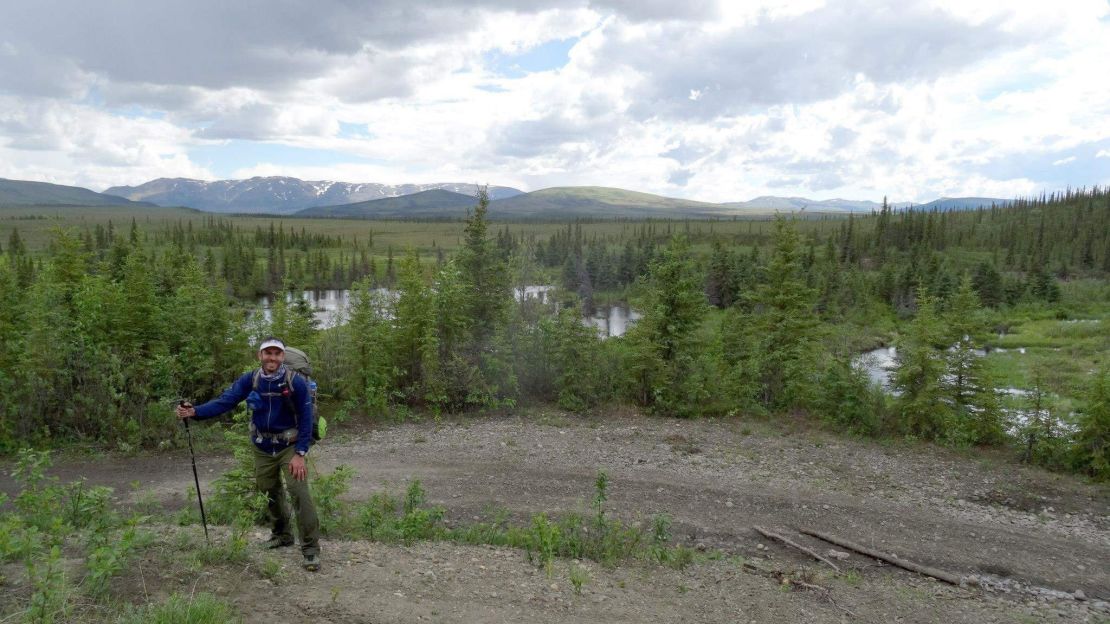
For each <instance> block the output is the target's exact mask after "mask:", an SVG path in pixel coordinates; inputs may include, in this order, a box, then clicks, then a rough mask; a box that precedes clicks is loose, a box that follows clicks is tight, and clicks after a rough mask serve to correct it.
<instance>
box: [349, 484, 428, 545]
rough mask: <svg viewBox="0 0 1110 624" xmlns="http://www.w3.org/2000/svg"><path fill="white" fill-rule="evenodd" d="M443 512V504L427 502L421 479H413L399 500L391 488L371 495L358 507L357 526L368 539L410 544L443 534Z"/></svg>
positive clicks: (360, 532) (359, 532) (361, 534)
mask: <svg viewBox="0 0 1110 624" xmlns="http://www.w3.org/2000/svg"><path fill="white" fill-rule="evenodd" d="M398 511H400V514H398ZM443 514H444V510H443V508H441V507H427V506H426V505H425V493H424V488H423V487H422V486H421V485H420V481H417V480H414V481H412V482H410V483H409V485H408V487H407V488H406V490H405V496H404V499H403V500H402V501H401V503H400V504H398V501H397V499H395V498H394V497H393V496H392V495H390V494H389V493H388V492H378V493H376V494H374V495H373V496H371V497H370V499H369V500H368V501H367V502H366V503H365V504H363V505H361V506H360V507H359V508H358V509H357V510H356V514H355V516H356V517H357V518H358V524H357V525H356V527H355V530H356V531H357V532H358V533H357V534H358V535H360V536H362V537H365V538H367V539H372V540H377V541H380V542H387V543H397V542H401V543H404V544H406V545H408V544H412V543H414V542H415V541H417V540H424V539H435V538H438V537H441V536H442V534H443V531H444V529H443V526H442V520H443Z"/></svg>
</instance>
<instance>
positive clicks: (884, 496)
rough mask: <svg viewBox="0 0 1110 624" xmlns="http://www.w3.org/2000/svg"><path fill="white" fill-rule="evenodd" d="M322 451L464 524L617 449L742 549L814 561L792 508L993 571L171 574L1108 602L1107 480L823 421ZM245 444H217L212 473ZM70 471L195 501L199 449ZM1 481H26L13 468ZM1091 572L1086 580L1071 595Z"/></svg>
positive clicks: (548, 493)
mask: <svg viewBox="0 0 1110 624" xmlns="http://www.w3.org/2000/svg"><path fill="white" fill-rule="evenodd" d="M202 455H204V454H203V453H202ZM313 455H315V457H316V459H315V462H316V464H317V468H318V469H319V470H324V471H328V470H330V469H332V468H334V467H335V466H337V465H340V464H345V465H348V466H350V467H351V468H353V469H354V470H355V472H356V473H357V475H358V476H357V477H356V479H355V481H354V482H353V483H352V488H351V492H350V494H349V498H351V499H352V500H364V499H365V498H366V497H367V496H368V495H369V494H371V493H372V492H374V491H378V490H380V489H382V488H388V489H390V490H391V491H393V492H395V493H399V492H400V491H402V489H403V487H404V485H405V483H406V482H407V481H408V480H410V479H413V478H417V479H420V480H421V481H422V483H423V485H424V487H425V489H426V490H427V492H428V496H429V499H430V501H431V502H433V503H436V504H440V505H442V506H444V507H445V508H446V509H447V521H448V522H450V523H457V524H466V523H470V522H473V521H475V520H476V519H479V518H481V519H486V518H488V517H489V516H490V515H491V514H492V513H493V510H495V509H504V510H507V511H508V512H509V513H510V515H511V517H512V518H513V519H514V520H515V521H519V522H522V523H523V522H526V521H527V519H528V518H529V517H530V516H531V515H532V514H534V513H538V512H541V511H546V512H549V513H559V512H564V511H586V509H587V506H588V501H589V500H590V499H591V498H592V496H593V480H594V477H595V475H596V471H597V469H599V468H604V469H605V470H606V471H607V472H608V473H609V476H610V490H609V494H610V499H609V504H608V508H609V510H610V512H611V513H613V514H615V515H617V516H620V517H621V518H623V519H625V520H628V521H636V520H646V519H648V518H650V516H651V515H652V514H655V513H667V514H669V515H670V516H671V517H672V518H673V519H674V523H675V524H674V527H673V533H674V536H675V538H676V539H677V540H679V541H681V542H683V543H685V544H687V545H690V546H694V547H697V548H699V549H702V550H705V551H707V552H712V551H714V550H719V551H722V552H724V553H728V554H735V555H742V556H743V557H745V558H746V559H748V560H750V561H754V562H756V563H758V564H759V565H760V566H761V567H764V568H767V569H779V570H783V571H790V570H794V569H796V568H799V567H801V566H807V567H812V568H813V569H814V570H818V568H817V566H816V565H814V564H813V563H812V562H810V561H807V560H806V558H805V557H804V556H801V555H799V554H798V553H796V552H793V551H790V550H787V549H785V548H783V547H782V546H781V545H778V544H774V543H771V542H768V541H767V540H766V539H763V538H761V537H760V536H759V535H758V534H756V533H755V532H754V531H753V530H752V528H751V527H752V526H753V525H762V526H765V527H776V528H781V529H783V530H784V531H790V532H791V535H794V536H796V533H794V532H793V530H792V528H793V527H808V528H814V529H817V530H821V531H825V532H828V533H832V534H835V535H840V536H843V537H846V538H848V539H851V540H853V541H856V542H859V543H862V544H866V545H868V546H871V547H874V548H877V549H880V550H883V551H886V552H889V553H895V554H896V555H898V556H899V557H902V558H905V559H910V560H913V561H916V562H919V563H923V564H928V565H932V566H936V567H939V568H942V569H945V570H949V571H952V572H954V573H957V574H961V575H975V576H977V577H978V576H981V575H982V578H984V579H985V580H986V581H987V582H989V583H992V584H996V585H997V587H996V588H995V590H993V591H984V590H983V589H980V588H976V587H968V588H963V589H961V588H958V587H952V586H948V585H943V584H941V583H938V582H935V581H932V580H928V579H924V578H922V577H920V576H917V575H914V574H911V573H908V572H903V571H900V570H897V569H896V568H893V567H892V566H878V565H876V562H875V561H874V560H871V559H868V558H865V557H861V556H858V555H853V556H852V557H851V558H850V559H849V560H848V561H847V562H845V563H846V565H847V567H849V568H852V569H855V570H857V571H858V572H859V574H857V575H854V576H852V577H848V578H825V579H824V580H823V581H822V582H821V584H823V585H827V586H829V587H832V588H833V593H832V594H831V596H832V597H833V599H834V600H835V604H834V603H833V602H830V601H829V600H827V599H825V597H824V596H821V595H818V594H815V593H813V592H784V591H783V590H782V588H780V587H779V586H778V583H777V582H776V581H775V580H773V579H769V578H765V577H763V576H759V575H755V574H752V573H750V572H749V571H745V570H743V569H742V568H741V567H740V566H739V565H738V564H737V563H736V561H735V560H729V559H722V560H719V561H711V562H708V563H703V564H699V565H695V566H693V567H691V568H688V569H687V570H684V571H674V570H669V569H665V568H645V567H643V566H639V565H629V566H621V567H618V568H616V569H603V568H599V567H598V566H596V565H594V564H590V563H588V562H583V563H581V564H573V563H571V562H559V564H558V566H556V570H555V571H553V573H552V575H551V576H548V575H546V574H544V572H543V571H542V570H536V568H535V567H534V566H532V565H531V564H529V563H528V562H527V561H526V560H525V557H524V555H523V554H522V553H521V552H519V551H514V550H507V549H494V548H476V547H464V546H459V545H455V544H420V545H418V546H414V547H412V548H401V547H392V546H384V545H380V544H369V543H362V542H330V543H326V544H325V564H326V567H325V569H324V571H323V572H322V573H321V574H318V575H307V574H305V573H303V572H301V571H300V570H299V569H297V568H296V566H295V564H296V554H295V553H287V551H283V554H282V557H285V558H287V559H288V562H287V563H288V569H289V571H290V572H289V575H290V578H289V579H288V580H287V582H289V583H291V584H292V585H291V586H292V587H300V586H302V585H304V586H307V588H308V590H309V591H306V592H305V593H304V595H303V596H301V597H300V598H298V599H297V600H292V599H289V598H287V597H285V596H282V595H281V594H282V592H281V591H280V590H276V589H275V588H274V587H273V586H272V585H270V584H269V583H270V581H268V580H266V579H264V578H261V577H260V576H259V575H258V574H253V575H252V574H245V575H244V574H233V573H230V572H229V571H223V572H220V571H215V572H213V571H208V572H206V574H207V575H208V576H207V577H205V580H203V582H201V581H200V580H198V579H196V578H193V579H192V580H190V578H186V577H179V578H178V577H174V576H173V574H172V573H171V572H166V573H165V578H167V579H174V578H176V581H179V582H181V583H198V584H199V586H201V587H204V586H208V587H210V591H219V592H220V593H221V594H224V595H226V596H228V597H229V598H230V599H232V600H234V601H235V602H236V603H237V604H238V605H239V606H240V608H241V609H242V611H243V613H244V614H245V615H247V616H248V621H263V620H265V619H266V617H263V616H264V615H265V613H264V612H263V611H258V609H261V608H263V607H264V605H265V604H266V602H267V599H270V600H274V599H273V598H272V596H274V595H275V594H277V595H278V598H276V600H277V602H278V604H284V605H286V606H285V607H283V608H289V609H292V610H294V611H296V612H297V614H298V615H304V616H311V617H312V618H313V619H315V620H317V621H321V622H328V621H334V622H351V621H366V622H400V621H444V622H448V621H467V622H486V621H522V620H530V621H538V622H547V621H551V622H556V621H558V622H564V621H581V622H590V621H616V622H620V621H628V622H641V621H658V622H673V621H702V622H726V621H728V622H732V621H754V622H793V621H829V622H836V621H848V620H850V621H856V620H858V621H873V622H887V621H895V620H897V619H901V620H902V621H913V622H918V621H920V622H927V621H944V622H964V621H966V622H986V621H998V622H1011V621H1022V619H1023V618H1025V619H1027V621H1040V619H1041V618H1045V617H1052V618H1054V619H1056V620H1057V621H1060V620H1064V621H1107V618H1110V607H1107V605H1106V604H1105V602H1104V601H1107V600H1110V564H1107V562H1108V561H1110V492H1108V489H1107V488H1105V487H1096V486H1091V485H1086V484H1083V483H1081V482H1080V481H1079V480H1077V479H1074V478H1071V477H1066V476H1061V475H1054V474H1050V473H1045V472H1042V471H1039V470H1033V469H1026V468H1024V467H1020V466H1017V465H1015V464H1012V463H1010V462H1008V461H1004V460H1001V459H992V458H990V457H989V456H979V457H976V456H975V455H973V454H961V453H956V452H950V451H947V450H944V449H935V448H925V447H915V446H901V445H883V444H876V443H871V442H857V441H852V440H846V439H842V438H838V437H835V436H831V435H828V434H824V433H820V432H805V431H802V432H793V433H789V434H787V433H785V432H784V431H783V430H782V429H781V428H777V427H771V426H767V425H759V424H755V425H753V424H752V423H748V422H736V421H728V422H722V421H674V420H664V419H651V418H643V417H637V416H616V417H612V418H607V419H605V420H591V419H578V418H575V417H569V416H566V415H563V414H559V413H555V412H550V413H545V412H543V411H534V412H531V413H529V414H528V415H527V416H519V417H500V418H480V419H477V418H476V419H464V420H459V421H453V422H449V423H444V424H439V425H437V424H434V423H415V424H404V425H399V426H385V427H382V428H378V429H373V430H369V431H365V432H363V433H361V434H358V435H354V436H349V437H348V439H346V440H339V439H337V440H330V441H328V442H327V443H326V444H322V445H320V446H318V447H317V448H316V449H315V450H314V452H313ZM229 463H230V462H229V460H228V458H226V457H221V458H218V459H215V458H212V457H208V456H206V455H205V456H203V457H202V460H201V463H200V467H201V472H202V477H201V478H202V482H203V483H207V482H208V481H210V480H211V479H212V478H214V477H215V476H217V475H218V474H220V472H221V471H222V470H224V469H226V468H227V466H228V465H229ZM58 472H59V473H60V474H61V475H62V476H63V478H72V477H74V476H78V475H81V476H85V477H87V478H88V479H89V480H90V482H97V483H106V484H109V485H113V486H114V487H116V488H117V492H118V493H119V494H120V495H121V496H123V497H125V498H130V499H132V500H138V499H139V498H143V497H145V498H146V499H147V500H150V499H151V498H152V497H153V498H155V499H157V500H159V501H162V502H163V503H165V504H169V505H182V504H187V503H188V501H187V499H186V493H187V492H188V488H189V486H190V485H191V483H192V473H191V472H190V469H189V466H188V456H187V455H182V454H180V453H174V454H171V455H161V456H156V457H146V458H137V459H109V460H102V461H99V462H93V463H88V462H84V463H80V464H64V465H62V466H59V469H58ZM136 481H137V482H138V483H137V484H135V482H136ZM0 487H2V488H3V489H10V487H11V486H10V483H9V482H7V481H4V482H0ZM202 487H205V486H202ZM797 541H799V542H803V543H805V544H806V545H809V546H811V547H813V548H814V549H816V550H819V551H821V552H824V551H825V550H827V549H828V548H829V547H830V545H828V544H824V543H822V542H820V541H819V540H815V539H812V538H806V537H797ZM283 561H284V559H283ZM151 565H153V564H151ZM570 565H580V566H582V567H583V568H584V569H585V570H586V571H587V574H588V576H589V581H587V582H586V584H585V585H584V586H583V590H582V594H581V595H578V594H576V593H574V592H573V588H572V587H571V584H570V582H569V581H568V580H567V577H568V574H569V569H568V566H570ZM202 576H203V575H202ZM996 577H1004V578H1005V579H1007V580H999V579H998V578H996ZM176 581H167V583H165V588H166V589H168V588H170V587H172V586H174V585H175V583H176ZM1030 587H1031V588H1034V589H1028V590H1026V589H1025V588H1030ZM213 588H214V589H213ZM1035 588H1042V589H1035ZM1077 590H1078V591H1079V592H1080V594H1079V595H1080V596H1082V597H1083V598H1085V599H1082V600H1074V599H1072V598H1071V596H1072V595H1075V592H1076V591H1077ZM1065 594H1066V595H1065ZM849 611H850V612H851V613H852V614H853V615H854V616H855V617H854V619H853V618H852V617H850V616H848V615H847V613H848V612H849ZM256 616H257V617H256ZM252 618H254V619H252ZM1099 618H1103V619H1099Z"/></svg>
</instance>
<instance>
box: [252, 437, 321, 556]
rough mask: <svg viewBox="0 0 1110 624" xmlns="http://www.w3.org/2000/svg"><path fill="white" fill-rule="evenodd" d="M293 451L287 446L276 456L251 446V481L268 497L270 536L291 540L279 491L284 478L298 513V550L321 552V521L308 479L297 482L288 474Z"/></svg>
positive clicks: (290, 530) (282, 495) (290, 529)
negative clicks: (252, 454)
mask: <svg viewBox="0 0 1110 624" xmlns="http://www.w3.org/2000/svg"><path fill="white" fill-rule="evenodd" d="M295 452H296V450H295V447H293V446H289V447H288V448H286V449H285V450H284V451H281V452H280V453H278V454H277V455H270V454H268V453H263V452H262V451H260V450H258V447H255V449H254V482H255V484H256V485H257V486H258V490H259V491H260V492H264V493H265V494H266V498H267V499H269V505H268V507H269V512H270V520H271V522H272V523H273V524H272V529H273V535H272V537H277V538H280V539H281V540H283V541H288V542H292V541H293V531H292V528H291V527H290V522H289V505H287V504H286V503H285V493H284V492H282V490H281V480H282V478H283V477H284V478H285V489H286V490H288V491H289V498H291V499H293V511H294V512H295V513H296V514H297V533H299V534H300V538H301V552H302V553H304V554H305V555H317V554H319V553H320V521H319V520H318V519H317V518H316V506H315V505H313V504H312V495H311V494H310V493H309V491H308V479H307V478H305V480H304V481H297V480H296V479H294V478H293V475H291V474H289V462H290V461H291V460H292V459H293V454H294V453H295Z"/></svg>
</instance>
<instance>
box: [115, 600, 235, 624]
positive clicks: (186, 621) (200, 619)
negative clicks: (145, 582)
mask: <svg viewBox="0 0 1110 624" xmlns="http://www.w3.org/2000/svg"><path fill="white" fill-rule="evenodd" d="M120 621H121V622H122V624H226V623H229V622H241V621H242V619H241V618H240V617H239V616H237V615H236V614H235V610H234V609H233V608H232V607H231V605H230V604H228V603H227V602H225V601H223V600H221V599H219V598H217V597H215V596H213V595H212V594H207V593H201V594H197V595H195V596H183V595H181V594H173V595H171V596H170V597H169V598H167V599H166V601H165V602H163V603H161V604H154V605H145V606H142V607H132V608H130V609H129V610H128V611H127V613H125V614H124V616H123V617H122V618H121V619H120Z"/></svg>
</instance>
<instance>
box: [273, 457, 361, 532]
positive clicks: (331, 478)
mask: <svg viewBox="0 0 1110 624" xmlns="http://www.w3.org/2000/svg"><path fill="white" fill-rule="evenodd" d="M309 461H315V460H311V459H310V460H309ZM354 475H355V471H354V470H352V469H351V467H350V466H344V465H340V466H336V467H335V470H333V471H332V473H331V474H327V475H317V476H314V477H313V478H312V479H310V480H309V483H308V486H309V490H310V491H311V492H312V502H313V503H314V504H315V506H316V514H317V516H318V517H319V520H320V532H321V533H323V534H324V535H332V534H334V533H335V532H336V531H338V530H340V529H343V528H345V527H347V525H348V524H349V523H350V518H349V517H348V512H347V506H346V505H345V504H344V503H343V502H342V501H341V500H340V497H341V496H343V495H344V494H346V493H347V491H348V490H349V489H350V488H351V479H352V478H353V477H354ZM286 478H291V477H288V476H287V477H286Z"/></svg>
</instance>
